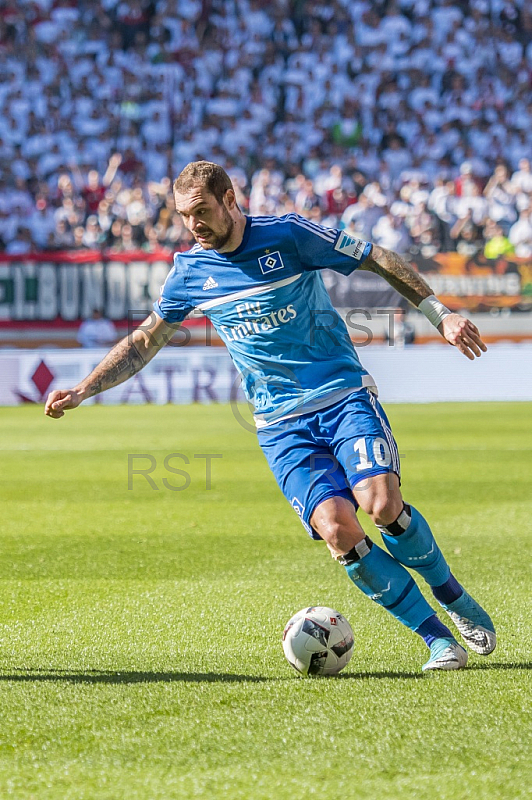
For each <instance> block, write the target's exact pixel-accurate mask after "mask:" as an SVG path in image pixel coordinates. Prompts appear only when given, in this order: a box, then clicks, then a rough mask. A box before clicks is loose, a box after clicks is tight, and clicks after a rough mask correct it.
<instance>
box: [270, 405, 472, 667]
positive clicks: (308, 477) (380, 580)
mask: <svg viewBox="0 0 532 800" xmlns="http://www.w3.org/2000/svg"><path fill="white" fill-rule="evenodd" d="M258 438H259V444H260V446H261V448H262V450H263V452H264V455H265V456H266V459H267V460H268V464H269V466H270V469H271V470H272V472H273V474H274V475H275V478H276V480H277V482H278V484H279V487H280V488H281V490H282V492H283V494H284V495H285V497H286V498H287V500H288V501H289V502H290V503H291V505H292V507H293V508H294V510H295V511H296V513H297V514H298V516H299V518H300V520H301V522H302V524H303V526H304V527H305V529H306V531H307V533H308V534H309V535H310V536H311V537H312V538H313V539H321V538H323V539H324V540H325V541H326V542H327V544H328V545H329V547H330V549H331V550H332V551H333V553H334V555H335V557H336V558H337V559H338V560H339V561H340V563H342V564H343V565H344V566H345V569H346V571H347V574H348V575H349V577H350V578H351V579H352V581H353V583H354V584H355V585H356V586H359V588H360V589H361V590H362V591H363V592H364V594H366V595H367V596H369V597H370V598H371V599H372V600H373V601H374V602H376V603H377V604H378V605H382V606H383V607H385V608H387V610H388V611H389V612H390V613H391V614H392V615H393V616H395V617H396V618H397V619H399V620H400V621H401V622H403V623H404V624H405V625H407V626H408V627H410V628H411V629H412V630H414V631H416V632H418V633H420V635H421V636H423V638H424V639H425V641H426V642H427V644H429V646H431V641H436V639H438V641H439V642H440V643H441V641H442V637H441V635H440V634H441V632H442V631H441V628H439V627H438V628H437V629H435V628H433V627H431V622H432V624H437V623H438V620H437V618H436V617H435V615H434V612H433V610H432V609H431V607H430V606H429V604H428V603H427V602H426V600H425V599H424V598H423V596H422V595H421V592H420V591H419V589H418V587H417V586H416V584H415V582H414V581H413V580H412V578H411V576H410V575H409V573H408V572H407V571H406V570H405V569H404V567H403V566H401V564H399V562H398V561H397V560H396V559H394V558H392V557H391V556H390V555H389V554H388V553H386V551H384V550H382V548H380V547H378V546H377V545H375V544H374V543H373V542H371V540H370V539H369V538H368V537H367V536H365V534H364V531H363V530H362V528H361V527H360V524H359V522H358V520H357V517H356V513H355V505H354V503H355V501H354V498H353V495H352V492H351V490H350V487H349V484H348V483H347V478H346V474H345V472H344V470H343V468H342V466H341V465H340V464H338V462H337V460H336V458H335V457H334V455H333V454H332V453H331V452H330V450H329V448H328V446H327V445H326V444H324V437H323V435H322V431H321V429H320V420H319V414H316V415H305V416H304V417H300V418H297V419H295V420H290V421H287V422H285V423H276V424H274V425H271V426H268V428H266V429H261V430H259V432H258ZM439 625H441V623H439ZM421 626H424V627H423V628H422V627H421ZM441 627H442V628H444V626H441ZM444 631H445V632H447V629H444ZM431 637H432V638H431ZM445 644H446V645H448V644H449V643H448V642H445ZM455 644H456V643H455ZM456 648H457V652H451V651H449V649H448V647H447V646H446V647H443V648H440V650H442V651H445V652H440V651H438V653H437V654H436V655H434V656H431V659H430V662H429V663H428V664H427V665H425V668H430V669H456V668H457V667H459V666H463V664H464V663H465V661H466V659H467V656H466V654H465V651H464V650H463V649H462V648H460V647H459V645H456Z"/></svg>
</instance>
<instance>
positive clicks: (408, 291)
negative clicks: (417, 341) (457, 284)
mask: <svg viewBox="0 0 532 800" xmlns="http://www.w3.org/2000/svg"><path fill="white" fill-rule="evenodd" d="M363 269H367V270H369V271H370V272H375V273H376V274H377V275H380V276H381V277H382V278H384V279H385V280H386V281H388V283H389V284H390V286H393V288H394V289H396V290H397V291H398V292H399V294H402V295H403V297H406V299H407V300H410V302H411V303H413V304H414V305H415V306H416V307H417V306H418V305H419V304H420V303H421V301H422V300H424V299H425V297H430V295H431V294H432V293H433V292H432V289H431V288H430V286H429V285H428V283H427V282H426V281H425V280H423V278H422V277H421V275H420V274H419V273H418V272H416V271H415V270H414V269H412V267H411V266H410V264H409V263H408V262H407V261H405V259H404V258H403V257H402V256H400V255H398V254H397V253H394V252H393V251H392V250H385V249H384V248H383V247H379V246H378V245H376V244H374V245H373V249H372V251H371V253H370V255H369V258H367V259H366V261H365V262H364V264H363Z"/></svg>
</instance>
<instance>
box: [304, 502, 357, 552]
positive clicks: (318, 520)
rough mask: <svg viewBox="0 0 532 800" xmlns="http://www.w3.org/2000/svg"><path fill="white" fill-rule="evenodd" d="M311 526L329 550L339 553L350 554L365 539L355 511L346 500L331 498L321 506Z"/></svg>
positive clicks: (313, 517) (314, 515)
mask: <svg viewBox="0 0 532 800" xmlns="http://www.w3.org/2000/svg"><path fill="white" fill-rule="evenodd" d="M311 524H312V527H313V528H314V530H316V531H317V532H318V533H319V535H320V536H321V538H322V539H323V540H324V541H325V542H327V544H328V545H329V548H330V549H331V550H334V551H335V552H338V553H346V552H348V551H349V550H350V549H351V548H352V547H354V546H355V544H357V543H358V542H359V541H361V540H362V539H363V538H364V531H363V530H362V528H361V527H360V524H359V522H358V520H357V518H356V515H355V509H354V507H353V505H352V503H350V502H349V501H348V500H345V499H344V498H330V499H328V500H326V501H325V502H324V503H322V504H321V505H319V506H318V507H317V509H316V510H315V511H314V514H313V515H312V519H311Z"/></svg>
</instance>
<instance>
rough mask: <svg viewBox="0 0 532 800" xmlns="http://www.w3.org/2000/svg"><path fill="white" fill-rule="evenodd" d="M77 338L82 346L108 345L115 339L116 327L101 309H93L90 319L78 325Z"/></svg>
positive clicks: (113, 342)
mask: <svg viewBox="0 0 532 800" xmlns="http://www.w3.org/2000/svg"><path fill="white" fill-rule="evenodd" d="M77 340H78V342H79V343H80V345H81V346H82V347H110V346H111V345H112V344H115V343H116V341H117V333H116V328H115V326H114V324H113V323H112V322H111V320H110V319H105V318H104V316H103V314H102V312H101V311H99V310H98V309H94V311H93V312H92V317H91V319H86V320H84V321H83V322H82V323H81V325H80V326H79V330H78V335H77Z"/></svg>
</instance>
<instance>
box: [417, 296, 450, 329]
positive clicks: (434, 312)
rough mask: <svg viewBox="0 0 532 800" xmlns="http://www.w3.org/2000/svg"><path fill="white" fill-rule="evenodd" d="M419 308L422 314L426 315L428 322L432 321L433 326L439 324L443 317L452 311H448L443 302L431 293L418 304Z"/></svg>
mask: <svg viewBox="0 0 532 800" xmlns="http://www.w3.org/2000/svg"><path fill="white" fill-rule="evenodd" d="M418 308H419V310H420V311H421V313H422V314H424V315H425V316H426V318H427V319H428V321H429V322H432V324H433V325H434V327H435V328H437V327H438V325H440V324H441V323H442V322H443V320H444V319H445V317H448V316H449V314H452V313H453V312H452V311H450V310H449V309H448V308H447V306H444V305H443V303H440V301H439V300H438V298H437V297H435V296H434V295H433V294H431V295H430V297H425V299H424V300H422V301H421V303H420V304H419V306H418Z"/></svg>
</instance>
